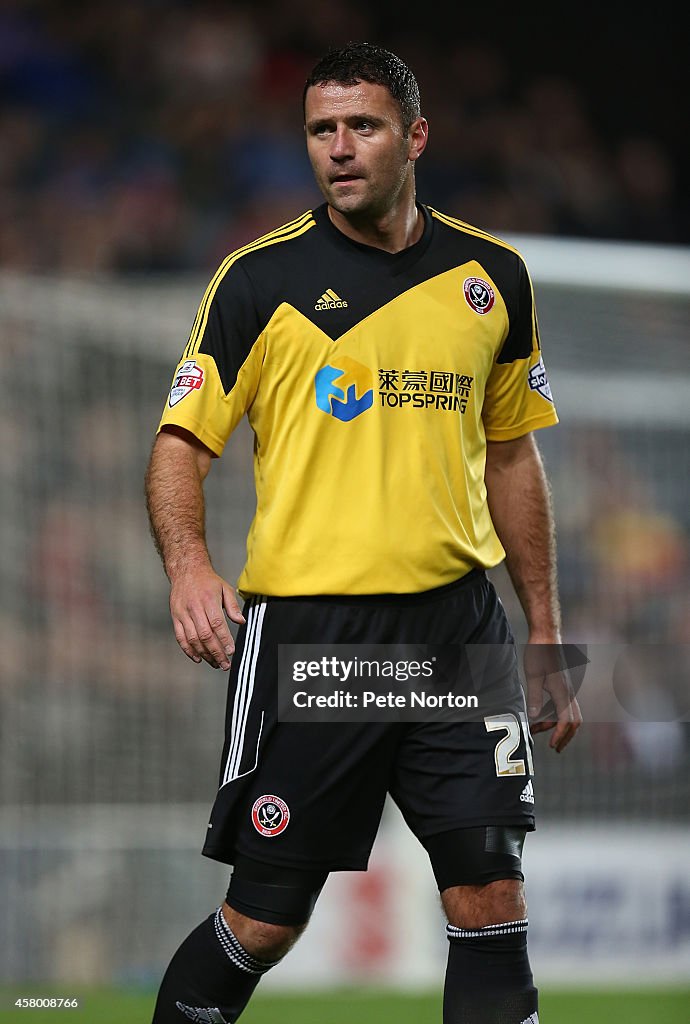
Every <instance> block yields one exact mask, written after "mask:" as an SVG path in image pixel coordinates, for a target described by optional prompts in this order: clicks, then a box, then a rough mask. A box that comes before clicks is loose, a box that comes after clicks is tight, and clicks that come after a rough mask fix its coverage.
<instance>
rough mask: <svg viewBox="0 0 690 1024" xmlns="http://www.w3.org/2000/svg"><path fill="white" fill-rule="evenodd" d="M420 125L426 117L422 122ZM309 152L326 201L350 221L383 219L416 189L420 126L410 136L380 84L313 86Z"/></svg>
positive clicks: (307, 107) (308, 112) (309, 107)
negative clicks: (409, 189) (414, 174)
mask: <svg viewBox="0 0 690 1024" xmlns="http://www.w3.org/2000/svg"><path fill="white" fill-rule="evenodd" d="M418 121H422V119H421V118H420V119H418ZM305 122H306V133H307V151H308V153H309V159H310V161H311V165H312V168H313V170H314V176H315V178H316V183H317V185H318V186H319V188H320V189H321V192H322V193H323V195H324V197H325V199H326V201H327V202H328V203H329V204H330V206H332V207H333V208H334V209H335V210H337V211H338V212H339V213H342V214H343V215H344V216H350V217H361V216H370V217H381V216H384V215H385V214H386V213H388V212H389V211H390V210H391V209H393V207H394V206H395V205H396V203H397V201H398V199H399V198H400V196H401V193H402V192H403V191H404V190H405V188H406V187H412V181H413V177H412V172H413V162H414V160H416V158H417V156H418V155H419V153H420V152H421V149H423V145H422V146H421V147H420V146H419V138H418V136H419V131H418V130H417V131H415V126H416V125H417V123H418V122H414V123H413V126H412V129H411V131H410V132H409V134H408V136H407V137H405V135H404V134H403V128H402V117H401V113H400V108H399V106H398V104H397V103H396V102H395V100H394V99H393V97H392V96H391V94H390V93H389V92H388V89H386V88H385V87H384V86H382V85H374V84H372V83H371V82H360V83H358V84H357V85H352V86H345V85H338V84H337V83H335V82H327V83H324V84H320V85H312V86H311V87H310V88H309V89H308V90H307V95H306V99H305Z"/></svg>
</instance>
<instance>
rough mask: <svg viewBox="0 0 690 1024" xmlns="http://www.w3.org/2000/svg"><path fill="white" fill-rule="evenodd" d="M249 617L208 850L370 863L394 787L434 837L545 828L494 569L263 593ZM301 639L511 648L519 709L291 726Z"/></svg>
mask: <svg viewBox="0 0 690 1024" xmlns="http://www.w3.org/2000/svg"><path fill="white" fill-rule="evenodd" d="M244 615H245V618H246V625H243V626H242V627H241V628H240V629H239V630H238V635H237V642H236V650H235V654H234V656H233V659H232V667H231V669H230V678H229V687H228V702H227V712H226V738H225V745H224V748H223V755H222V759H221V767H220V785H219V790H218V794H217V797H216V800H215V803H214V806H213V809H212V812H211V817H210V821H209V825H208V831H207V836H206V842H205V844H204V847H203V853H204V855H205V856H207V857H211V858H213V859H214V860H219V861H222V862H224V863H227V864H232V863H234V858H235V854H236V853H240V854H243V855H245V856H249V857H253V858H255V859H257V860H261V861H264V862H267V863H269V864H276V865H284V866H287V867H303V868H308V869H323V870H328V871H337V870H348V869H350V870H363V869H365V868H366V866H367V862H368V858H369V854H370V852H371V848H372V845H373V842H374V839H375V837H376V832H377V830H378V826H379V822H380V819H381V813H382V811H383V805H384V801H385V798H386V794H387V793H389V792H390V794H391V796H392V797H393V799H394V800H395V802H396V803H397V805H398V806H399V808H400V810H401V811H402V814H403V816H404V818H405V820H406V822H407V824H408V825H409V827H410V828H411V829H412V831H413V832H414V834H415V835H416V836H417V837H418V838H419V839H420V840H421V841H424V840H425V839H428V838H429V837H431V836H436V835H438V834H440V833H442V832H446V831H450V830H452V829H457V828H463V827H475V826H483V825H505V826H513V827H521V828H524V829H526V830H527V831H531V830H532V829H533V828H534V793H533V785H532V744H531V739H530V736H529V730H528V727H527V718H526V715H525V702H524V695H523V690H522V687H521V684H520V679H519V674H518V666H517V654H516V648H515V644H514V639H513V636H512V633H511V631H510V627H509V625H508V621H507V619H506V616H505V612H504V610H503V606H502V604H501V602H500V600H499V598H498V595H497V594H496V591H495V589H494V587H493V585H492V584H491V582H490V581H489V580H488V579H487V577H486V574H485V573H484V572H483V571H481V570H472V571H471V572H470V573H468V575H467V576H464V577H462V579H460V580H458V581H457V582H455V583H452V584H449V585H447V586H444V587H439V588H437V589H435V590H431V591H426V592H423V593H419V594H403V595H397V594H396V595H366V596H337V595H336V596H332V597H321V596H319V597H296V598H293V597H290V598H276V597H262V596H260V595H254V596H252V597H250V598H249V599H248V600H247V601H246V604H245V607H244ZM297 643H299V644H319V645H323V644H421V645H466V644H472V645H480V644H481V645H502V646H501V650H502V651H504V652H505V656H506V657H507V658H508V664H509V673H508V675H509V688H510V691H511V693H510V701H509V706H508V707H507V709H506V708H505V707H504V708H503V714H489V715H487V716H486V719H483V718H482V717H481V715H479V716H475V719H474V720H473V721H457V720H454V719H453V718H452V717H451V718H448V716H440V717H438V718H437V719H434V718H433V716H430V720H423V721H414V722H410V721H404V722H400V721H371V722H349V723H348V722H346V723H343V722H338V723H336V722H332V721H329V722H311V721H307V722H286V721H281V720H279V717H278V710H277V709H278V701H277V685H278V683H277V673H278V646H279V645H280V644H297ZM393 685H395V684H393Z"/></svg>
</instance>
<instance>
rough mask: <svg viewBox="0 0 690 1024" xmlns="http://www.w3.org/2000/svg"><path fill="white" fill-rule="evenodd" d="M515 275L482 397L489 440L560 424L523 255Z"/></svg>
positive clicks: (506, 439)
mask: <svg viewBox="0 0 690 1024" xmlns="http://www.w3.org/2000/svg"><path fill="white" fill-rule="evenodd" d="M517 273H518V282H517V289H516V293H515V294H516V302H515V308H514V309H509V311H508V316H509V329H508V335H507V337H506V339H505V341H504V342H503V345H502V346H501V349H500V350H499V352H498V354H497V356H496V358H495V359H494V364H493V367H492V368H491V372H490V374H489V379H488V381H487V386H486V393H485V396H484V405H483V408H482V420H483V423H484V431H485V434H486V438H487V440H488V441H510V440H512V439H513V438H516V437H521V436H522V435H523V434H528V433H529V432H530V431H532V430H537V429H539V428H540V427H549V426H552V425H553V424H555V423H558V415H557V413H556V408H555V405H554V401H553V395H552V393H551V387H550V386H549V381H548V378H547V376H546V368H545V366H544V360H543V357H542V352H541V344H540V340H539V326H538V323H537V312H536V308H535V304H534V292H533V289H532V282H531V281H530V277H529V273H528V271H527V267H526V266H525V263H524V260H523V259H522V257H521V256H518V257H517Z"/></svg>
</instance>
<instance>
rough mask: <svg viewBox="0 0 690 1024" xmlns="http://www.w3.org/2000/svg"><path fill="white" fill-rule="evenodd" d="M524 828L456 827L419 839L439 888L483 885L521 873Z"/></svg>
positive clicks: (492, 826)
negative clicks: (421, 841)
mask: <svg viewBox="0 0 690 1024" xmlns="http://www.w3.org/2000/svg"><path fill="white" fill-rule="evenodd" d="M525 834H526V830H525V829H524V828H520V827H519V826H518V827H515V828H513V827H510V826H505V825H481V826H479V827H478V828H457V829H453V830H452V831H450V832H441V833H439V834H438V835H435V836H429V837H427V838H426V839H424V840H423V842H424V846H425V847H426V851H427V853H428V854H429V859H430V860H431V866H432V868H433V871H434V876H435V878H436V884H437V885H438V888H439V892H443V890H444V889H450V888H451V886H453V885H487V884H488V883H489V882H496V881H498V880H499V879H501V878H518V879H520V881H524V878H525V876H524V875H523V873H522V846H523V843H524V842H525Z"/></svg>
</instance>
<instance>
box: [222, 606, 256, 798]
mask: <svg viewBox="0 0 690 1024" xmlns="http://www.w3.org/2000/svg"><path fill="white" fill-rule="evenodd" d="M265 613H266V602H265V601H259V600H258V599H256V598H252V599H251V604H250V608H249V611H248V613H247V631H246V633H245V638H244V650H243V651H242V661H241V662H240V668H239V672H238V673H237V689H236V691H235V701H234V704H233V707H232V724H231V728H230V736H231V739H230V750H229V752H228V759H227V762H226V765H225V773H224V775H223V786H225V785H227V783H228V782H232V780H233V779H236V778H238V777H239V774H240V763H241V760H242V752H243V748H244V736H245V731H246V729H247V718H248V716H249V705H250V703H251V699H252V694H253V692H254V676H255V673H256V662H257V659H258V657H259V647H260V645H261V627H262V624H263V621H264V615H265Z"/></svg>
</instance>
